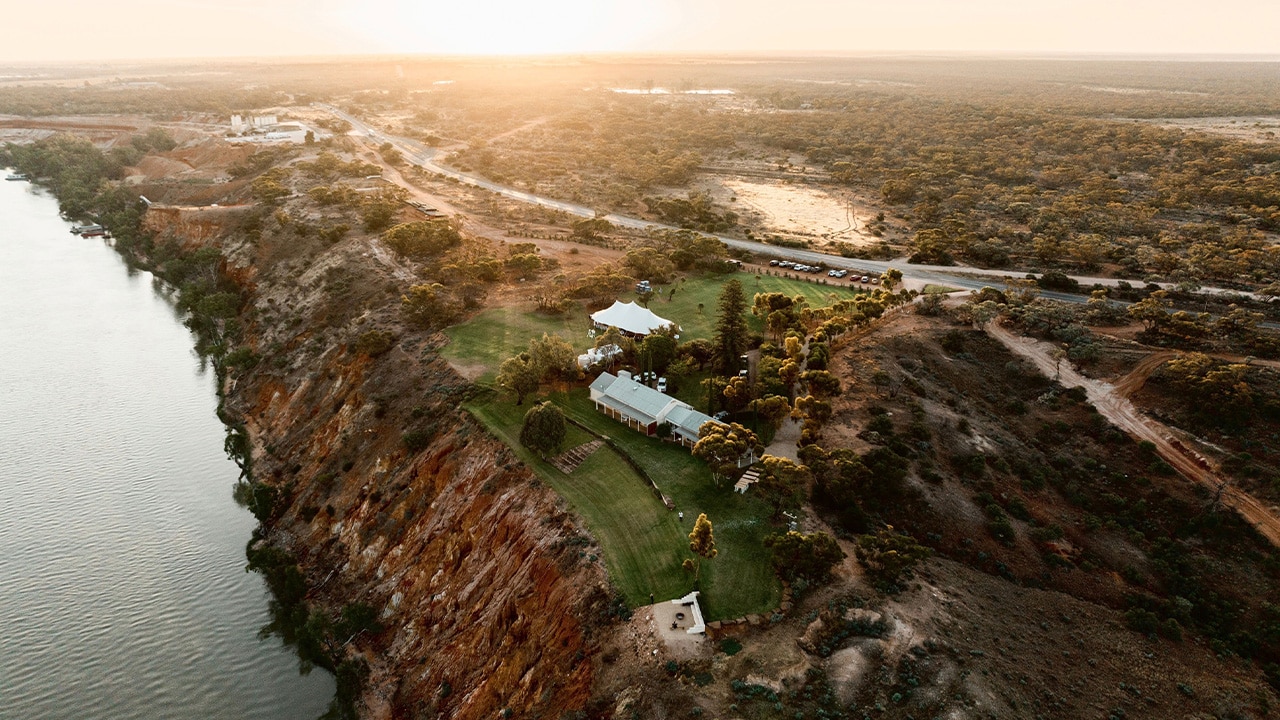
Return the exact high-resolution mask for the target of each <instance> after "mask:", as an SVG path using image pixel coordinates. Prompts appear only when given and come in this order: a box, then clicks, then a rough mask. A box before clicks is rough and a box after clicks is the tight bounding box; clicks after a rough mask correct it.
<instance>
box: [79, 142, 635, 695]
mask: <svg viewBox="0 0 1280 720" xmlns="http://www.w3.org/2000/svg"><path fill="white" fill-rule="evenodd" d="M76 150H77V152H80V153H82V154H83V156H84V157H86V158H92V155H93V153H92V152H91V151H90V149H89V148H86V147H85V146H83V145H80V146H76ZM69 180H70V179H69ZM54 184H55V185H59V184H60V183H56V182H55V183H54ZM62 187H64V188H65V187H66V185H65V184H62ZM163 192H164V190H163V189H157V190H152V189H150V188H147V187H139V188H135V189H133V191H132V192H131V193H128V194H126V193H125V192H123V191H122V192H120V193H117V194H116V195H109V194H101V195H99V196H98V197H96V198H89V199H84V198H82V197H77V198H73V199H74V203H73V204H72V205H71V206H69V205H68V201H67V200H66V199H65V198H64V201H63V206H64V207H63V209H64V211H67V210H70V209H73V208H74V206H75V205H76V204H80V205H83V206H84V207H94V209H95V211H96V217H98V218H100V219H102V221H103V224H104V225H107V226H108V227H109V228H110V229H111V230H112V231H113V233H114V234H115V235H116V237H117V242H116V247H117V249H118V250H119V251H120V252H121V253H122V254H123V255H124V256H125V257H126V258H127V259H128V261H129V263H130V264H131V265H134V266H137V267H140V268H145V269H150V270H153V271H155V272H156V273H157V274H158V275H160V276H161V277H164V278H165V279H166V281H168V282H170V283H172V284H173V285H174V286H175V287H178V288H179V289H180V293H179V302H180V306H181V307H182V308H183V309H184V310H186V311H188V312H189V314H188V315H187V317H186V322H187V324H188V326H189V327H191V328H192V329H193V330H194V331H195V332H196V333H197V343H196V344H197V350H198V351H199V352H200V353H201V354H202V355H203V356H205V357H206V358H208V359H209V361H210V362H211V363H212V364H213V365H214V366H215V367H217V368H218V369H219V372H220V374H221V375H222V376H223V377H224V378H225V382H226V385H225V387H226V388H227V390H226V392H225V396H224V403H223V413H222V414H223V419H224V420H226V421H228V422H229V423H230V424H231V425H232V426H233V427H234V426H236V425H238V424H242V425H243V427H244V430H245V432H244V433H233V434H231V435H229V436H228V437H229V442H228V446H229V449H231V450H234V451H237V452H239V451H247V452H248V456H247V457H249V458H250V459H251V461H252V462H251V465H252V469H253V477H252V481H251V483H250V484H247V485H244V486H242V488H241V490H240V491H239V496H240V497H241V499H242V500H244V501H245V503H246V505H247V506H248V507H249V508H250V510H252V511H253V512H254V514H255V516H256V517H257V518H258V519H259V520H260V522H261V526H260V528H259V530H258V531H257V532H256V533H255V536H254V541H253V542H252V543H251V545H250V548H249V555H250V563H251V565H252V566H253V567H256V568H258V569H260V570H262V571H263V573H264V576H265V577H266V578H267V581H268V584H269V585H271V586H272V588H273V590H274V591H275V596H276V597H275V602H274V603H273V606H274V607H275V608H276V610H277V612H276V614H275V615H276V621H277V622H276V623H275V624H274V629H275V630H276V631H277V632H278V633H279V634H280V635H281V636H282V637H283V639H284V640H285V641H286V642H288V643H289V644H291V645H293V646H294V647H295V648H296V649H297V650H298V651H299V654H300V656H301V657H302V658H303V660H304V662H309V663H314V664H320V665H324V666H326V667H332V668H334V669H335V670H336V672H337V675H338V687H339V696H340V699H341V698H343V697H345V698H346V699H348V700H350V702H340V703H339V707H338V708H337V709H338V711H339V713H340V716H347V717H351V716H354V715H356V714H359V716H361V717H372V718H381V717H391V716H399V715H404V714H411V715H424V714H425V715H436V714H443V715H446V716H449V717H456V718H482V717H483V718H489V717H493V716H494V715H495V714H498V713H502V712H504V711H506V712H509V713H516V714H521V715H526V714H543V715H546V716H549V717H558V716H560V715H561V714H563V713H565V712H571V711H575V710H578V709H581V708H582V707H584V706H585V705H586V703H587V702H588V699H589V697H590V693H591V688H592V679H593V677H594V674H595V672H596V663H595V662H593V660H592V658H593V657H594V656H595V655H596V653H597V648H598V646H599V642H600V638H601V636H602V635H603V634H607V633H608V632H609V631H610V630H609V628H610V627H611V622H612V613H613V612H614V611H615V610H616V609H617V606H616V605H615V604H614V602H613V598H612V596H611V592H610V591H609V589H608V585H607V581H606V580H605V577H604V573H603V570H602V568H601V567H600V566H599V565H598V564H595V563H591V562H587V561H585V560H583V559H582V555H581V554H580V553H579V549H580V546H581V544H582V543H581V542H580V541H579V539H580V538H582V533H581V528H580V527H579V526H578V524H577V523H578V520H577V519H576V518H575V517H574V516H573V515H572V514H570V513H569V512H567V511H566V508H565V506H564V502H563V501H562V500H561V499H560V498H559V497H558V496H557V495H555V493H554V492H552V491H551V490H549V489H547V488H545V487H543V486H542V485H541V484H540V483H539V482H538V481H537V480H536V479H535V478H534V476H533V475H532V474H531V472H530V471H529V470H528V469H527V468H525V467H524V466H522V465H521V464H520V463H519V462H518V461H517V460H516V458H514V456H512V454H511V453H510V451H509V450H507V449H506V448H505V446H503V445H502V444H501V443H499V442H498V441H496V440H494V439H493V438H492V437H491V436H489V435H488V434H487V433H486V432H484V431H483V429H482V428H480V427H479V426H478V425H476V424H475V422H474V421H473V420H471V419H470V418H469V417H468V416H466V415H465V414H463V413H461V412H459V411H458V410H457V406H458V403H459V400H460V399H461V398H462V397H464V396H465V394H466V392H467V388H468V383H466V381H465V380H463V379H462V378H460V377H458V376H457V375H456V374H455V373H454V372H453V371H452V370H451V369H450V368H449V367H448V364H447V363H446V362H445V361H444V360H443V359H442V358H440V356H439V354H438V350H439V347H440V345H441V343H442V342H443V341H444V338H443V337H442V336H439V335H436V334H433V333H431V332H426V331H422V330H415V329H413V328H410V327H406V326H405V325H404V324H403V323H402V320H401V314H400V307H399V305H400V303H399V295H400V292H401V290H402V284H401V283H400V282H399V281H398V278H397V277H396V276H395V275H394V273H393V272H392V271H391V270H390V269H388V268H387V267H386V266H384V265H383V264H381V263H379V262H378V261H377V259H376V258H374V257H370V256H369V253H368V245H367V242H368V240H367V239H365V238H362V237H351V238H347V239H345V240H341V241H339V242H336V243H328V242H325V241H322V240H320V239H319V238H318V237H316V236H310V237H306V236H300V235H299V234H298V233H297V232H296V231H295V228H294V227H293V226H292V225H291V224H290V223H287V222H281V221H280V215H279V214H278V213H277V214H275V215H272V210H271V208H270V206H260V207H254V206H252V205H250V206H248V207H244V208H241V209H239V210H237V211H235V212H228V213H225V214H222V215H220V217H219V218H217V219H209V218H199V219H197V218H195V217H194V216H192V217H188V216H187V214H186V213H185V212H183V211H181V210H177V211H174V212H162V213H150V212H146V208H145V207H142V206H141V205H140V204H139V203H138V202H137V201H136V193H147V194H148V196H149V197H153V196H154V197H153V199H155V198H162V197H163ZM228 192H232V190H231V189H228ZM243 200H244V198H242V197H236V196H228V197H226V198H220V201H221V202H220V204H225V205H237V204H241V203H242V201H243ZM170 209H173V205H172V204H171V205H170ZM286 217H287V216H286ZM374 330H378V331H379V332H386V333H387V334H388V335H389V336H390V337H391V338H393V342H392V343H391V346H390V347H389V348H383V350H384V351H382V352H376V353H371V352H367V351H362V350H360V349H359V347H360V343H359V342H358V340H359V338H360V337H362V336H363V335H365V334H367V333H369V332H371V331H374ZM409 436H412V437H413V438H415V440H414V442H412V443H407V442H405V441H404V440H403V438H405V437H409ZM588 542H589V541H588Z"/></svg>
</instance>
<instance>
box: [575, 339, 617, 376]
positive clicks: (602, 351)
mask: <svg viewBox="0 0 1280 720" xmlns="http://www.w3.org/2000/svg"><path fill="white" fill-rule="evenodd" d="M621 354H622V348H620V347H618V346H617V345H612V344H610V345H602V346H600V347H598V348H591V349H590V350H588V351H586V352H584V353H582V354H581V355H579V356H578V367H580V368H582V369H583V370H585V369H587V368H589V367H591V366H592V365H595V364H596V363H599V362H604V361H606V360H609V359H611V358H614V357H617V356H618V355H621Z"/></svg>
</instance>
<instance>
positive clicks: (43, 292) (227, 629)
mask: <svg viewBox="0 0 1280 720" xmlns="http://www.w3.org/2000/svg"><path fill="white" fill-rule="evenodd" d="M68 227H69V225H68V223H67V222H66V221H64V220H62V219H61V218H59V217H58V208H57V203H56V202H55V201H54V200H53V198H51V197H50V196H49V195H48V194H46V193H45V192H44V191H42V190H40V189H37V188H33V187H32V186H31V185H28V184H26V183H17V182H13V183H3V184H0V229H2V230H3V231H2V232H0V278H2V282H0V306H3V307H4V308H5V312H4V313H0V337H3V338H4V342H3V343H0V403H2V405H3V407H4V411H3V412H2V413H0V432H3V434H4V437H5V438H6V440H5V442H3V443H0V488H3V490H0V492H2V493H3V498H4V502H3V503H0V599H2V600H3V605H4V607H5V610H6V612H5V613H4V614H3V615H2V616H0V634H2V635H3V637H4V638H5V647H6V652H5V653H4V656H3V657H0V677H3V678H4V689H3V691H0V696H3V703H4V711H3V712H0V714H3V715H5V716H13V717H76V716H84V715H91V716H96V717H112V718H122V719H124V720H142V719H143V718H147V719H148V720H149V719H151V718H163V719H165V720H194V719H195V718H206V717H239V718H254V719H259V720H280V719H287V720H313V719H314V718H315V717H316V716H317V715H319V714H320V713H321V712H323V711H324V709H325V707H326V706H327V705H328V704H329V701H330V699H331V698H332V696H333V681H332V679H331V678H330V677H328V676H327V675H326V674H324V673H315V674H312V675H311V676H309V677H299V675H298V672H297V660H296V658H295V657H294V656H293V654H292V653H291V652H289V651H288V650H287V649H285V648H282V647H281V646H280V644H279V643H278V642H276V641H274V640H268V641H262V640H259V639H258V637H257V631H258V629H259V628H260V627H261V626H262V625H263V624H265V623H266V622H268V619H269V616H268V612H267V605H268V603H267V600H268V598H267V596H266V592H265V589H264V587H263V585H262V582H261V581H260V580H259V579H258V578H257V577H254V576H252V575H246V574H245V573H244V571H243V566H244V551H243V546H244V542H245V540H246V539H247V538H248V537H249V535H250V533H251V531H252V528H253V527H254V525H255V521H254V520H253V518H252V517H251V516H250V515H249V513H247V512H245V511H244V510H243V509H241V508H239V507H237V506H236V505H235V503H234V502H233V501H232V499H231V497H230V489H231V487H232V485H233V484H234V482H235V480H236V477H237V475H238V470H237V468H236V467H235V465H234V464H233V463H231V462H230V461H229V460H228V459H227V458H226V456H225V454H224V453H223V452H222V442H223V428H222V425H221V423H220V422H219V421H218V419H217V417H216V415H215V408H216V406H217V401H218V399H217V397H216V394H215V388H214V385H215V378H214V377H213V373H211V372H210V371H209V370H208V368H207V367H203V366H202V364H201V362H200V360H199V359H198V358H196V357H194V356H193V355H192V353H191V342H192V340H191V335H190V333H189V332H188V331H187V330H186V328H184V327H183V326H182V323H181V322H180V321H179V319H178V317H176V314H175V311H174V307H173V306H172V304H171V303H170V302H169V301H168V299H167V298H166V297H164V296H163V295H161V294H159V293H157V292H156V291H155V289H154V287H153V283H152V276H151V275H150V274H149V273H145V272H129V270H128V268H127V267H126V266H125V264H124V263H123V262H122V261H121V259H120V257H119V256H118V255H117V254H116V253H115V252H114V251H113V250H112V249H111V248H110V247H109V246H108V245H107V244H106V243H104V242H103V241H101V240H100V239H97V238H90V239H86V238H81V237H79V236H78V235H73V234H71V233H69V232H67V229H68ZM87 299H91V301H87Z"/></svg>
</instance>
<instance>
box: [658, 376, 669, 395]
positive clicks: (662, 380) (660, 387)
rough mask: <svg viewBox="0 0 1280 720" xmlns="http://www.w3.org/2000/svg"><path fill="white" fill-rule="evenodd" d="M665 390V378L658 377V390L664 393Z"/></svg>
mask: <svg viewBox="0 0 1280 720" xmlns="http://www.w3.org/2000/svg"><path fill="white" fill-rule="evenodd" d="M666 391H667V379H666V378H664V377H660V378H658V392H660V393H664V392H666Z"/></svg>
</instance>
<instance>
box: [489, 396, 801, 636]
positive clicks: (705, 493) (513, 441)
mask: <svg viewBox="0 0 1280 720" xmlns="http://www.w3.org/2000/svg"><path fill="white" fill-rule="evenodd" d="M551 400H552V401H554V402H555V403H556V404H557V405H559V406H560V407H561V408H562V409H564V410H565V412H566V413H567V414H568V415H570V416H572V417H573V418H574V419H577V420H579V421H580V422H583V423H584V424H585V425H587V426H588V427H591V428H592V429H593V430H596V431H597V432H599V433H601V434H603V435H606V436H607V437H610V438H612V439H613V440H614V441H615V442H617V443H618V445H619V446H620V447H621V448H622V449H623V450H624V451H625V452H626V453H627V454H628V455H629V456H630V457H631V458H632V459H633V460H635V461H636V462H637V463H638V464H639V465H640V466H641V467H643V468H644V469H645V471H646V472H647V473H648V474H649V476H650V477H652V478H653V480H654V482H656V483H657V484H658V486H659V487H660V488H661V489H662V492H663V493H664V494H666V495H667V496H668V497H670V498H671V499H672V500H673V501H674V502H675V504H676V511H668V510H667V509H666V508H665V507H664V506H663V505H662V503H661V502H660V501H659V500H658V498H657V497H655V496H654V494H653V492H652V490H651V489H650V488H649V486H648V485H647V484H646V483H645V481H644V480H643V479H642V478H641V477H640V476H639V475H638V474H637V473H636V472H635V471H634V470H633V469H632V468H631V466H630V465H628V464H627V463H626V462H625V461H624V460H623V459H622V458H621V457H619V456H618V455H617V454H616V453H614V452H613V451H612V450H610V449H609V448H608V447H607V446H606V447H605V448H602V449H600V450H598V451H596V453H595V454H593V455H592V456H591V457H590V458H588V459H587V461H586V462H585V463H583V464H582V466H581V467H579V468H578V469H577V470H576V471H574V472H573V474H571V475H565V474H563V473H561V472H560V471H559V470H557V469H555V468H553V467H551V465H549V464H548V463H545V462H543V461H542V460H541V459H540V458H538V457H537V455H535V454H533V453H530V452H528V451H527V450H525V449H524V448H523V447H521V446H520V444H519V441H518V437H519V433H520V424H521V421H522V419H523V417H524V412H525V410H527V409H528V403H526V404H525V405H523V406H520V407H517V406H516V405H515V404H514V403H513V402H512V401H511V400H509V399H507V398H503V397H499V396H496V395H488V394H487V395H485V396H483V397H482V398H480V399H479V400H477V401H476V402H474V403H471V404H469V405H468V406H467V408H468V410H470V411H471V412H472V414H474V415H475V416H476V418H478V419H479V420H480V421H481V422H483V423H484V424H485V425H486V426H487V427H489V428H490V429H491V430H493V432H494V433H495V434H496V435H498V437H500V438H501V439H502V440H503V441H504V442H506V443H507V444H508V445H510V446H511V447H512V448H513V449H514V450H515V451H516V452H517V453H518V454H519V455H520V457H521V459H523V460H524V461H525V463H526V464H528V465H529V466H530V467H532V468H533V469H534V470H535V471H536V472H537V473H538V475H539V476H540V477H542V478H543V479H544V480H545V481H546V482H547V483H548V484H549V485H551V486H552V487H553V488H555V490H556V491H557V492H559V493H560V494H561V495H563V496H564V497H565V498H566V499H567V500H568V501H569V502H570V504H571V505H573V508H574V510H576V511H577V512H578V513H579V514H580V515H582V517H583V518H584V519H585V520H586V522H587V525H588V526H589V527H590V528H591V531H592V533H593V534H594V535H595V536H596V539H597V540H599V542H600V545H601V547H602V549H603V551H604V561H605V565H606V567H608V569H609V573H610V576H611V577H612V578H613V581H614V582H615V583H616V584H617V585H618V587H619V589H620V590H621V591H622V592H623V594H624V595H625V596H626V598H627V602H628V603H630V604H631V605H632V606H637V605H644V604H647V603H648V602H649V593H651V592H652V593H653V594H654V595H655V596H656V597H657V598H658V599H664V598H665V599H669V598H673V597H678V596H680V595H683V594H684V593H686V592H688V591H689V590H690V589H692V586H693V578H692V577H690V576H689V575H688V574H686V573H685V572H684V571H683V570H682V569H681V563H682V562H683V561H684V560H685V559H686V558H692V557H693V555H692V553H690V552H689V550H688V546H689V541H688V533H689V531H690V530H692V529H693V521H694V519H695V518H696V517H697V516H698V513H699V512H705V513H707V517H708V518H710V519H711V522H712V524H713V526H714V527H715V537H716V545H717V548H718V549H719V550H720V554H719V555H718V556H717V557H716V558H714V559H712V560H707V561H702V582H701V585H702V590H703V610H704V613H705V615H706V617H707V618H708V620H716V619H728V618H734V617H739V616H741V615H744V614H747V613H753V612H761V611H765V610H768V609H770V608H773V607H777V604H778V602H779V601H780V599H781V587H780V585H779V584H778V581H777V578H776V577H775V576H774V574H773V571H772V569H771V568H770V567H769V562H768V553H767V551H766V550H765V548H764V545H763V540H764V536H765V535H767V534H768V533H769V532H770V528H769V526H768V522H767V518H768V514H769V511H768V509H767V508H766V507H765V506H764V505H763V504H762V503H760V502H759V501H756V500H754V499H751V498H748V497H747V496H743V495H738V494H736V493H734V492H733V488H732V487H729V486H728V485H727V484H725V485H724V486H723V487H716V486H715V484H714V483H713V482H712V480H711V474H710V472H709V471H708V470H707V468H706V466H705V465H704V464H703V463H702V462H701V461H699V460H697V459H695V458H693V457H692V456H690V455H689V453H688V451H687V450H684V449H682V448H680V447H679V446H677V445H672V444H669V443H663V442H661V441H658V440H654V439H650V438H646V437H645V436H643V435H641V434H639V433H636V432H634V431H631V430H629V429H628V428H627V427H626V426H624V425H622V424H621V423H618V422H615V421H613V420H610V419H609V418H607V417H604V416H603V415H600V414H599V413H597V412H596V411H595V409H594V407H593V406H592V404H591V401H590V399H589V397H588V394H587V391H586V389H575V390H572V391H570V392H568V393H555V394H553V395H552V396H551ZM570 435H571V437H570V438H569V439H568V440H567V441H566V447H571V446H572V445H577V444H580V443H582V442H586V441H587V439H588V436H587V434H586V433H584V432H583V431H582V430H580V429H578V428H572V429H571V433H570ZM677 511H683V512H684V521H683V523H681V522H680V521H679V520H678V519H677V514H676V512H677Z"/></svg>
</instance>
